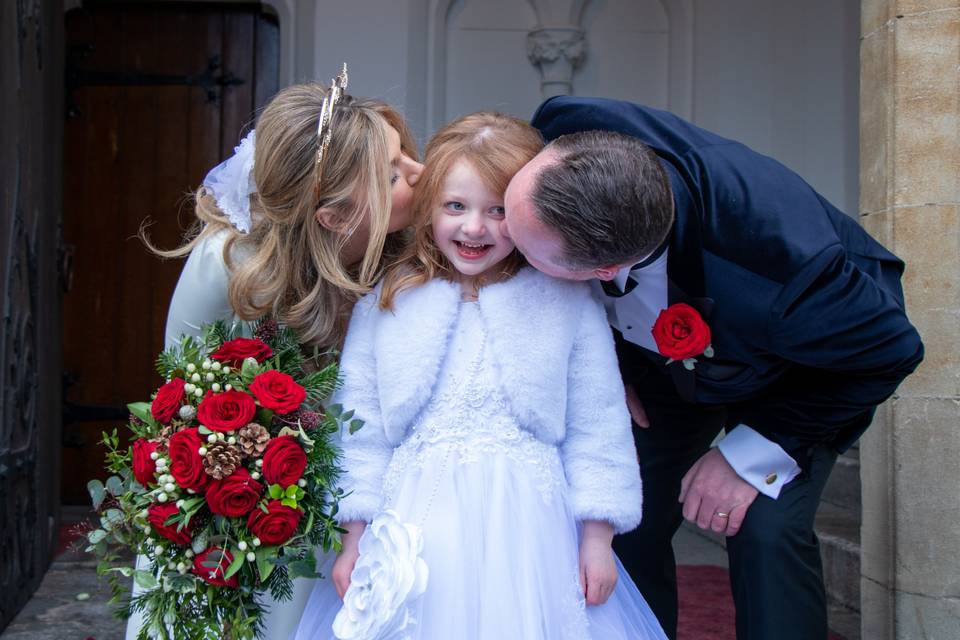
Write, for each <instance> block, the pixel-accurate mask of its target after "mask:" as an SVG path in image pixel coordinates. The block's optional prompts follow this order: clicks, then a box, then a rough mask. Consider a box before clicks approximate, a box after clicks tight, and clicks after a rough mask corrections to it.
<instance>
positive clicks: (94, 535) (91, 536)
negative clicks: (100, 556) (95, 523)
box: [87, 529, 107, 544]
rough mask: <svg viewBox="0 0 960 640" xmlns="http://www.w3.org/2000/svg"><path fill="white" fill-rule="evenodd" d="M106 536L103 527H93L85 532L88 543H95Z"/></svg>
mask: <svg viewBox="0 0 960 640" xmlns="http://www.w3.org/2000/svg"><path fill="white" fill-rule="evenodd" d="M106 537H107V532H106V531H104V530H103V529H94V530H93V531H90V532H89V533H87V540H89V541H90V544H97V543H98V542H100V541H101V540H103V539H104V538H106Z"/></svg>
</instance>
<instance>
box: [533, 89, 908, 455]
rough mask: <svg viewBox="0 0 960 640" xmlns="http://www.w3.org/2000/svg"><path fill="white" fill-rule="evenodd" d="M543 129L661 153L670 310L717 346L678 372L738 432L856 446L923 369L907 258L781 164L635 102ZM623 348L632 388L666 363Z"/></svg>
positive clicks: (564, 103)
mask: <svg viewBox="0 0 960 640" xmlns="http://www.w3.org/2000/svg"><path fill="white" fill-rule="evenodd" d="M532 124H533V125H534V126H535V127H537V128H538V129H539V130H540V131H541V132H542V133H543V135H544V137H545V138H546V139H547V140H552V139H553V138H556V137H558V136H560V135H563V134H566V133H572V132H576V131H588V130H593V129H602V130H607V131H619V132H621V133H625V134H629V135H631V136H635V137H637V138H639V139H640V140H642V141H643V142H645V143H646V144H647V145H649V146H650V147H651V148H652V149H653V150H654V151H655V152H656V154H657V155H658V156H659V157H660V159H661V162H662V164H663V166H664V168H665V169H666V171H667V174H668V175H669V178H670V182H671V186H672V188H673V195H674V202H675V205H676V221H675V223H674V227H673V229H672V232H671V237H670V239H669V243H670V244H669V255H668V267H667V275H668V278H669V283H670V287H669V298H670V300H669V302H670V303H671V304H672V303H674V302H680V301H690V302H694V304H695V306H699V307H700V308H701V310H703V312H704V313H705V314H706V315H707V316H708V318H707V320H708V323H709V325H710V327H711V331H712V335H713V347H714V350H715V356H714V357H713V358H710V359H707V358H702V357H701V358H699V361H698V362H697V365H696V369H695V370H694V371H693V372H687V371H686V370H685V369H682V365H681V364H680V363H674V364H672V365H670V367H674V368H675V369H676V370H674V371H672V372H671V373H672V374H673V378H674V380H675V382H676V384H677V386H678V387H683V386H684V385H686V384H687V383H689V386H688V389H687V391H688V394H687V400H689V401H692V402H695V403H701V404H711V405H713V404H723V405H726V406H727V407H728V411H729V414H728V415H729V420H728V424H730V425H735V424H739V423H743V424H746V425H748V426H750V427H752V428H753V429H755V430H757V431H758V432H760V433H761V434H763V435H764V436H766V437H767V438H769V439H771V440H773V441H774V442H777V443H779V444H780V445H781V446H783V448H784V449H785V450H787V451H788V452H789V453H791V454H793V455H795V456H796V457H797V458H798V460H802V459H803V458H804V457H805V456H804V455H803V451H804V450H805V449H807V448H808V447H809V446H810V445H811V444H814V443H821V442H826V443H829V444H831V445H833V446H834V447H836V448H837V449H838V450H843V449H845V448H846V447H847V446H849V445H850V444H851V443H852V442H853V441H854V440H855V439H856V438H857V437H858V436H859V435H860V434H861V433H862V432H863V430H864V429H866V428H867V426H869V424H870V421H871V418H872V416H873V412H874V410H875V408H876V406H877V405H878V404H880V403H881V402H883V401H884V400H885V399H886V398H887V397H889V396H890V395H891V394H892V393H893V391H894V390H895V389H896V388H897V385H898V384H900V382H901V381H902V380H903V379H904V378H905V377H906V376H907V375H908V374H909V373H910V372H912V371H913V370H914V369H915V368H916V367H917V365H918V364H919V363H920V361H921V359H922V357H923V345H922V344H921V342H920V337H919V335H918V334H917V332H916V330H915V329H914V328H913V326H911V324H910V322H909V321H908V320H907V317H906V315H905V313H904V305H903V291H902V289H901V286H900V276H901V274H902V273H903V267H904V265H903V262H902V261H900V260H899V259H898V258H897V257H896V256H894V255H893V254H892V253H890V252H889V251H887V250H886V249H884V248H883V247H882V246H881V245H880V244H879V243H877V242H876V241H875V240H873V238H871V237H870V236H869V235H868V234H867V233H866V232H865V231H864V230H863V229H862V228H861V227H860V226H859V225H858V224H857V223H856V221H854V220H853V219H851V218H850V217H848V216H846V215H844V214H843V213H841V212H840V211H839V210H837V209H836V208H835V207H834V206H833V205H831V204H830V203H829V202H827V201H826V200H825V199H824V198H823V197H822V196H820V195H819V194H818V193H817V192H816V191H814V190H813V188H811V187H810V185H808V184H807V183H806V182H804V181H803V180H802V179H801V178H800V177H799V176H798V175H797V174H795V173H794V172H793V171H791V170H789V169H787V168H786V167H784V166H783V165H781V164H780V163H778V162H777V161H775V160H773V159H771V158H768V157H766V156H763V155H761V154H759V153H757V152H755V151H752V150H750V149H749V148H747V147H746V146H744V145H742V144H740V143H738V142H734V141H732V140H727V139H725V138H722V137H720V136H718V135H715V134H713V133H710V132H708V131H704V130H703V129H700V128H698V127H695V126H694V125H692V124H690V123H688V122H686V121H684V120H682V119H681V118H679V117H677V116H675V115H673V114H671V113H668V112H665V111H659V110H656V109H650V108H646V107H642V106H639V105H635V104H631V103H627V102H618V101H613V100H603V99H593V98H572V97H557V98H552V99H550V100H548V101H547V102H545V103H544V104H543V105H541V106H540V108H539V109H538V110H537V113H536V114H535V115H534V117H533V121H532ZM618 343H619V344H618V352H619V354H620V356H621V366H622V368H623V371H624V376H625V378H626V381H627V382H630V381H631V378H633V379H635V378H636V376H637V375H638V374H639V372H640V371H641V370H647V369H649V368H650V367H658V366H659V367H663V366H664V365H663V364H662V363H663V362H664V360H663V359H662V358H660V359H659V360H658V359H657V358H658V357H659V356H655V355H654V354H652V353H650V352H646V350H643V349H641V348H639V347H637V346H635V345H629V344H625V343H624V342H623V341H622V339H620V340H618ZM641 352H646V353H644V354H642V355H641ZM644 355H646V356H650V357H644ZM684 376H688V378H687V379H685V378H684Z"/></svg>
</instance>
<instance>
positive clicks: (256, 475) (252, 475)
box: [250, 471, 260, 480]
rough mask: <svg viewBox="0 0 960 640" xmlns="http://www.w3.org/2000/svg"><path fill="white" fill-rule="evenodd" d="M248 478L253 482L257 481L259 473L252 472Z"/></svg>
mask: <svg viewBox="0 0 960 640" xmlns="http://www.w3.org/2000/svg"><path fill="white" fill-rule="evenodd" d="M250 477H251V478H253V479H254V480H259V479H260V472H259V471H254V472H253V473H251V474H250Z"/></svg>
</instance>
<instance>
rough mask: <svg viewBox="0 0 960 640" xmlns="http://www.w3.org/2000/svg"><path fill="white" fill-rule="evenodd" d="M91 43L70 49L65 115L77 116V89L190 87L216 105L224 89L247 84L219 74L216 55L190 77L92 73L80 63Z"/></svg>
mask: <svg viewBox="0 0 960 640" xmlns="http://www.w3.org/2000/svg"><path fill="white" fill-rule="evenodd" d="M94 51H95V47H94V45H92V44H81V45H74V46H73V47H70V51H69V53H68V55H67V64H66V83H67V115H68V116H70V117H76V116H78V115H80V109H79V107H77V105H76V102H75V101H74V100H73V92H74V91H76V90H77V89H79V88H80V87H161V86H189V87H201V88H203V89H204V90H205V91H206V92H207V102H214V103H215V102H218V101H219V100H220V98H221V96H222V93H223V91H224V90H225V89H226V88H227V87H234V86H237V85H241V84H244V82H246V81H245V80H244V79H243V78H238V77H237V76H235V75H234V74H233V73H232V72H231V71H222V72H220V73H218V71H219V70H220V67H221V62H220V56H219V55H217V54H214V55H211V56H210V57H209V58H207V68H206V69H204V70H203V71H201V72H200V73H196V74H193V75H173V74H163V73H143V72H140V71H92V70H89V69H81V68H80V61H81V60H82V59H83V58H85V57H87V56H88V55H90V54H91V53H93V52H94Z"/></svg>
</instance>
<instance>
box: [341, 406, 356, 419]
mask: <svg viewBox="0 0 960 640" xmlns="http://www.w3.org/2000/svg"><path fill="white" fill-rule="evenodd" d="M353 414H354V411H353V409H350V411H347V412H346V413H343V414H341V415H340V420H341V421H343V422H346V421H347V420H349V419H350V418H352V417H353Z"/></svg>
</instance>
